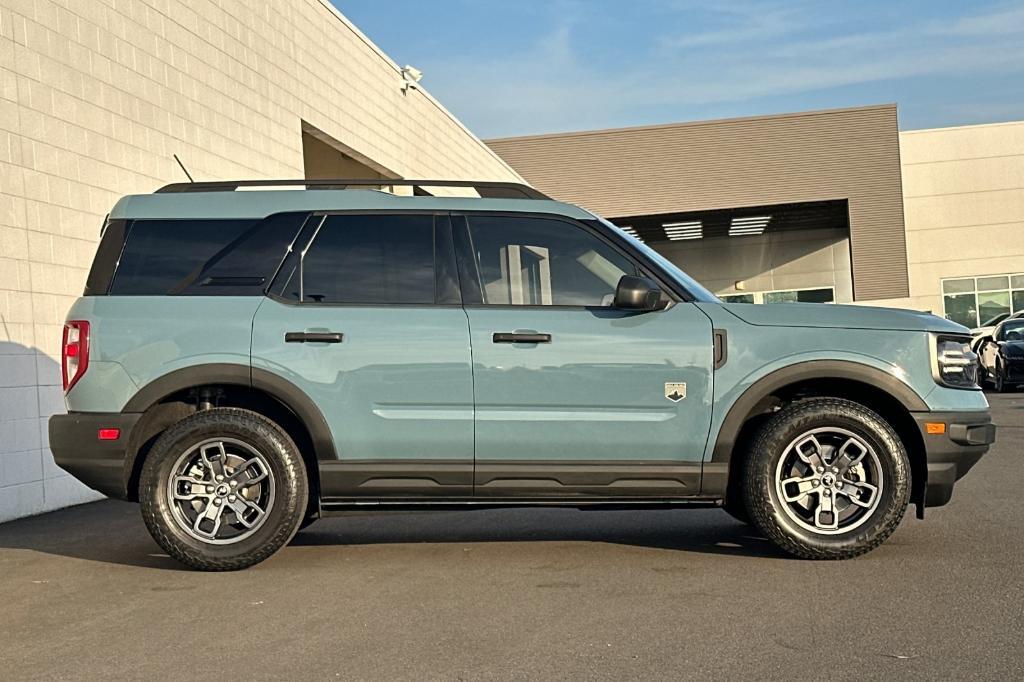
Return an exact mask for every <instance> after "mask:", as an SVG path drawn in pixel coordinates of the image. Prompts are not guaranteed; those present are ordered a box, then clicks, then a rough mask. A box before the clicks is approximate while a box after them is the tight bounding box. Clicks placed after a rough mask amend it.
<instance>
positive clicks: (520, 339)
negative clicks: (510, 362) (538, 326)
mask: <svg viewBox="0 0 1024 682" xmlns="http://www.w3.org/2000/svg"><path fill="white" fill-rule="evenodd" d="M494 343H551V334H537V333H523V334H519V333H516V332H495V333H494Z"/></svg>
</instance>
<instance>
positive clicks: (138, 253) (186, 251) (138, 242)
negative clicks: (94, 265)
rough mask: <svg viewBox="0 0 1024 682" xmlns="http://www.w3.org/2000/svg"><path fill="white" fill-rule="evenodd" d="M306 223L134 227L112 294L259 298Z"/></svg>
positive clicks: (297, 218) (284, 218) (293, 219)
mask: <svg viewBox="0 0 1024 682" xmlns="http://www.w3.org/2000/svg"><path fill="white" fill-rule="evenodd" d="M304 219H305V215H304V214H294V213H288V214H279V215H275V216H270V217H268V218H266V219H248V220H135V221H132V223H131V224H130V226H129V228H128V234H127V238H126V241H125V244H124V249H123V250H122V251H121V255H120V262H119V264H118V266H117V270H116V272H115V274H114V278H113V283H112V284H111V286H110V293H111V294H112V295H118V296H162V295H197V296H204V295H206V296H209V295H224V296H227V295H256V294H260V293H263V291H265V289H266V286H267V284H268V283H269V281H270V279H271V278H272V277H273V274H274V272H275V270H276V269H277V267H278V265H280V262H281V260H282V259H283V258H284V255H285V252H286V250H287V248H288V245H289V244H290V243H291V241H292V239H293V238H294V237H295V233H296V232H297V231H298V228H299V226H300V225H301V224H302V221H303V220H304Z"/></svg>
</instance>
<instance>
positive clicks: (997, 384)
mask: <svg viewBox="0 0 1024 682" xmlns="http://www.w3.org/2000/svg"><path fill="white" fill-rule="evenodd" d="M992 388H994V389H995V390H996V393H1009V392H1010V391H1012V390H1013V385H1012V384H1008V383H1006V380H1004V379H1003V368H1002V367H1001V366H1000V365H999V363H998V362H997V363H996V371H995V376H994V377H993V378H992Z"/></svg>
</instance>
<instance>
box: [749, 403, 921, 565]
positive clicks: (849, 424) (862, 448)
mask: <svg viewBox="0 0 1024 682" xmlns="http://www.w3.org/2000/svg"><path fill="white" fill-rule="evenodd" d="M745 480H746V482H747V485H746V490H745V494H746V499H747V509H748V510H749V511H750V514H751V517H752V520H753V522H754V524H755V525H756V526H757V527H758V528H759V529H760V530H761V531H762V532H763V533H764V534H765V535H767V536H768V537H769V538H770V539H771V540H772V541H774V542H775V543H776V544H777V545H778V546H779V547H781V548H782V549H783V550H785V551H786V552H788V553H790V554H793V555H795V556H798V557H802V558H807V559H847V558H851V557H855V556H858V555H860V554H864V553H865V552H868V551H870V550H872V549H874V548H875V547H877V546H878V545H880V544H882V542H884V541H885V540H886V539H887V538H888V537H889V536H890V535H891V534H892V533H893V531H895V530H896V527H897V526H898V525H899V523H900V520H901V519H902V518H903V514H904V513H905V512H906V508H907V501H908V499H909V495H910V465H909V461H908V458H907V453H906V449H905V448H904V446H903V443H902V442H901V441H900V439H899V436H897V435H896V432H895V431H893V429H892V427H891V426H890V425H889V424H888V423H887V422H886V421H885V420H884V419H882V418H881V417H880V416H879V415H878V414H876V413H875V412H873V411H872V410H870V409H868V408H867V407H864V406H863V405H860V404H859V403H855V402H852V401H849V400H842V399H838V398H814V399H810V400H804V401H800V402H796V403H793V404H790V405H788V406H786V407H784V408H783V409H781V410H780V411H779V412H777V413H776V414H775V415H774V416H773V417H772V418H771V419H769V420H768V421H767V422H766V423H765V425H764V426H763V427H762V428H761V431H760V433H759V434H758V436H757V438H756V439H755V440H754V444H753V446H752V448H751V451H750V453H749V454H748V458H747V469H746V477H745Z"/></svg>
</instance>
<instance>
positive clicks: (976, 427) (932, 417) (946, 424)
mask: <svg viewBox="0 0 1024 682" xmlns="http://www.w3.org/2000/svg"><path fill="white" fill-rule="evenodd" d="M913 416H914V421H915V422H916V423H917V427H918V429H920V431H921V439H922V440H923V441H924V451H925V458H926V460H927V463H928V477H927V480H926V481H925V482H924V487H923V489H919V488H918V487H917V486H915V493H917V494H916V495H915V498H914V499H915V500H916V501H918V503H919V504H918V511H919V512H920V511H921V507H922V505H921V504H920V503H921V502H923V503H924V504H923V506H924V507H941V506H942V505H944V504H946V503H947V502H949V500H950V498H951V497H952V496H953V485H954V484H955V483H956V482H957V481H959V480H960V479H961V478H963V477H964V475H966V474H967V472H968V471H970V470H971V467H973V466H974V465H975V464H976V463H977V462H978V460H979V459H981V456H982V455H984V454H985V453H986V452H988V448H989V446H990V445H991V444H992V443H993V442H995V439H996V427H995V424H993V423H992V415H991V413H990V412H989V411H988V410H970V411H962V412H916V413H914V415H913ZM929 424H932V425H935V424H942V425H943V426H942V429H941V431H942V433H929V428H928V425H929ZM933 430H934V431H938V430H939V429H938V428H935V427H933Z"/></svg>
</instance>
